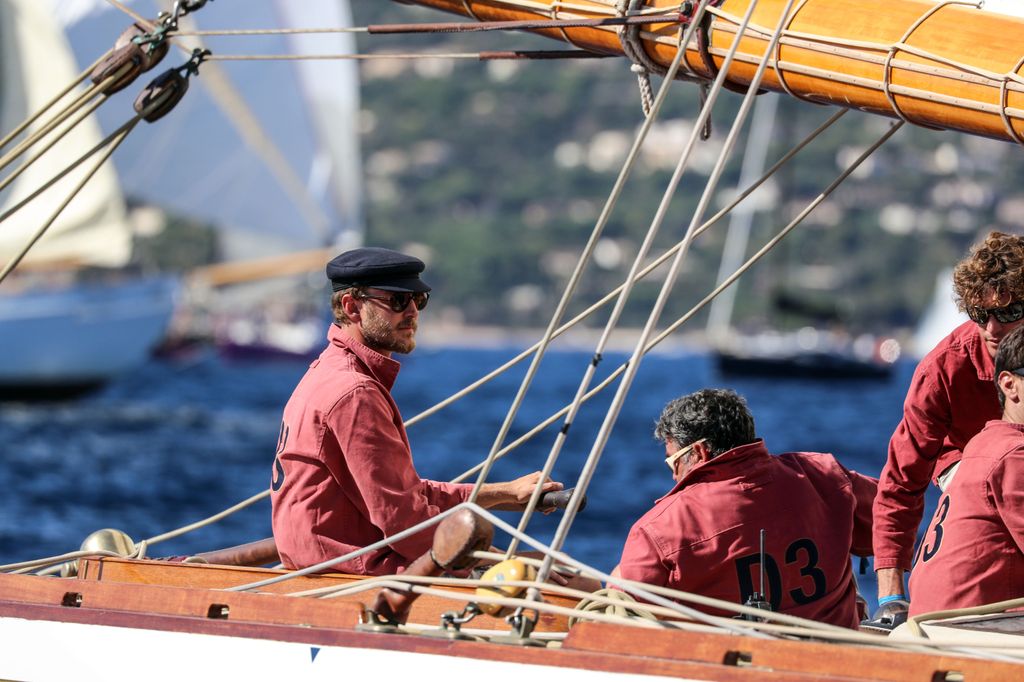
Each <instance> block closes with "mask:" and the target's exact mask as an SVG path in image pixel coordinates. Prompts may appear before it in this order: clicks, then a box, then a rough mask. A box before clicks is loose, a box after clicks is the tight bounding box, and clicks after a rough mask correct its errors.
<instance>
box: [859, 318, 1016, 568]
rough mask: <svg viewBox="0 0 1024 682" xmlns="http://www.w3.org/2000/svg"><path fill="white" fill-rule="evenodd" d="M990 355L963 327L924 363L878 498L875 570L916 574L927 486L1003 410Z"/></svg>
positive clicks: (971, 329)
mask: <svg viewBox="0 0 1024 682" xmlns="http://www.w3.org/2000/svg"><path fill="white" fill-rule="evenodd" d="M994 378H995V366H994V364H993V362H992V356H991V355H989V354H988V351H987V350H985V345H984V343H983V342H982V340H981V336H980V335H979V334H978V326H977V325H976V324H975V323H973V322H965V323H964V324H962V325H960V326H959V327H957V328H956V329H954V330H953V333H951V334H950V335H949V336H947V337H946V338H945V339H943V340H942V341H941V342H940V343H939V345H937V346H936V347H935V348H934V349H933V350H932V351H931V352H930V353H928V355H926V356H925V357H924V359H923V360H921V362H920V364H918V366H917V369H916V370H915V371H914V377H913V379H912V380H911V382H910V389H909V390H908V391H907V398H906V401H905V402H904V404H903V420H902V421H900V423H899V426H897V427H896V432H895V433H893V435H892V439H891V440H890V441H889V456H888V459H887V460H886V463H885V468H883V469H882V475H881V476H880V478H879V482H878V496H877V497H876V498H875V507H874V514H875V531H874V550H875V569H879V568H901V569H903V570H910V558H911V554H913V551H914V539H915V537H916V535H917V527H918V526H919V525H920V524H921V515H922V513H923V509H924V491H925V488H927V487H928V481H929V480H934V479H935V477H936V476H938V475H939V474H941V473H942V472H943V471H945V470H946V469H947V468H948V467H950V466H952V465H953V464H956V463H957V462H959V461H960V457H961V456H962V452H963V449H964V446H965V445H966V444H967V441H969V440H970V439H971V438H973V437H974V434H976V433H978V431H980V430H981V428H982V427H983V426H984V425H985V422H987V421H989V420H990V419H999V417H1000V416H1001V415H1002V412H1003V411H1002V409H1000V407H999V397H998V394H997V393H996V386H995V383H994Z"/></svg>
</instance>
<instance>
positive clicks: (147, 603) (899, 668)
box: [0, 574, 1021, 682]
mask: <svg viewBox="0 0 1024 682" xmlns="http://www.w3.org/2000/svg"><path fill="white" fill-rule="evenodd" d="M69 591H72V592H75V593H77V594H79V595H81V601H80V605H77V606H75V605H71V604H72V603H73V602H69V601H68V598H67V593H68V592H69ZM211 599H213V600H215V601H213V602H212V603H214V604H221V603H224V602H229V603H230V609H231V611H230V614H229V616H228V618H227V619H222V618H212V617H208V615H207V614H206V613H205V611H204V605H205V604H207V603H211V602H210V600H211ZM292 601H294V602H295V603H296V604H298V605H299V606H300V607H301V610H300V611H298V612H296V611H295V610H292V611H290V612H289V613H288V614H287V617H286V616H285V615H284V612H285V610H286V609H287V606H286V605H287V603H288V602H292ZM62 603H64V604H69V605H63V606H62V605H61V604H62ZM247 605H248V606H249V607H250V612H249V613H244V607H246V606H247ZM253 605H256V606H255V607H254V606H253ZM264 605H271V606H270V610H267V611H265V610H264ZM320 607H323V609H324V610H323V612H322V613H321V612H319V611H318V609H320ZM359 608H360V607H359V606H358V605H356V604H345V603H333V604H332V602H331V601H327V602H323V603H321V604H320V605H319V606H318V605H317V604H315V603H314V604H310V603H309V600H299V599H288V598H285V597H283V596H281V595H259V594H244V593H224V592H219V591H216V590H205V589H199V588H182V587H166V586H157V585H146V584H126V583H115V582H111V583H105V582H102V581H94V580H82V579H80V580H69V579H60V578H43V577H38V576H26V575H12V574H3V575H0V617H3V618H12V619H24V620H34V621H50V622H55V623H75V624H84V625H99V626H108V627H118V628H133V629H143V630H151V631H163V632H179V633H191V634H201V635H219V636H230V637H243V638H253V639H263V640H274V641H282V642H293V643H303V644H309V645H312V646H336V647H343V648H362V649H376V650H381V651H396V652H399V651H400V652H409V653H421V654H435V655H444V656H455V657H461V658H470V659H481V660H490V661H499V662H509V663H524V664H532V665H545V666H550V667H564V668H577V669H583V670H595V671H607V672H629V673H635V674H647V675H662V676H673V677H689V678H694V679H717V680H755V679H756V680H811V679H818V680H850V679H878V680H922V681H924V680H935V679H945V678H946V674H947V673H948V672H953V671H955V672H958V673H961V674H963V675H965V676H966V679H969V680H972V681H977V682H990V681H995V680H1005V679H1015V678H1017V677H1019V673H1020V671H1021V666H1018V665H1013V664H1008V663H998V662H991V661H981V660H975V659H969V658H962V657H957V656H945V655H941V654H935V655H928V654H918V653H912V652H902V651H891V650H884V649H873V648H865V647H845V646H837V645H831V644H825V643H817V642H796V641H779V640H763V639H755V638H751V637H744V636H738V635H720V634H713V633H698V632H684V631H667V630H665V631H659V630H649V629H638V628H631V627H626V626H622V627H620V626H612V625H604V624H597V623H580V624H578V625H576V626H575V627H573V629H572V630H571V631H570V633H569V635H568V637H567V638H566V639H565V641H564V642H563V644H562V646H561V647H560V648H531V647H516V646H507V645H501V644H497V643H491V642H473V641H451V640H447V639H437V638H431V637H424V636H416V635H397V634H379V633H370V632H362V631H358V630H356V629H355V625H356V623H357V622H358V620H359V619H358V613H359ZM328 615H329V616H330V617H329V618H327V619H326V620H319V619H320V617H326V616H328ZM111 646H116V645H114V644H112V645H111ZM837 671H841V672H837ZM341 672H343V671H339V674H340V673H341Z"/></svg>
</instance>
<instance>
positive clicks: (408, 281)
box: [327, 246, 430, 291]
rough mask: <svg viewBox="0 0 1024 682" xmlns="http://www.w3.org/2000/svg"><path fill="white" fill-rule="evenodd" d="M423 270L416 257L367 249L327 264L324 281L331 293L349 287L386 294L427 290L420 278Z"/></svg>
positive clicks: (369, 247)
mask: <svg viewBox="0 0 1024 682" xmlns="http://www.w3.org/2000/svg"><path fill="white" fill-rule="evenodd" d="M424 267H426V266H424V264H423V261H421V260H420V259H419V258H414V257H412V256H407V255H405V254H404V253H399V252H397V251H392V250H391V249H382V248H380V247H376V246H366V247H363V248H361V249H352V250H351V251H346V252H345V253H343V254H341V255H340V256H337V257H335V258H334V259H333V260H331V261H330V262H329V263H328V264H327V279H329V280H331V285H332V287H333V289H334V291H340V290H341V289H347V288H349V287H373V288H375V289H384V290H385V291H430V287H429V286H427V283H426V282H424V281H423V280H421V279H420V273H421V272H423V268H424Z"/></svg>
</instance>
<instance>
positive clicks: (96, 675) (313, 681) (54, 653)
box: [0, 618, 686, 682]
mask: <svg viewBox="0 0 1024 682" xmlns="http://www.w3.org/2000/svg"><path fill="white" fill-rule="evenodd" d="M390 637H392V638H393V637H394V636H393V635H392V636H390ZM378 638H379V639H381V640H382V641H381V644H382V645H383V646H382V648H369V647H360V648H355V647H345V646H323V645H318V644H313V643H309V642H294V641H275V640H274V639H272V638H247V637H233V636H221V635H209V634H197V633H186V632H167V631H161V630H147V629H141V628H123V627H110V626H104V625H92V624H84V623H67V622H56V621H46V620H26V619H21V618H0V641H2V642H3V643H4V655H3V657H2V660H0V679H11V680H34V681H36V682H48V681H50V680H53V681H55V682H56V681H60V682H63V681H64V680H71V679H80V680H81V679H85V680H106V681H107V682H116V681H117V680H125V681H126V682H136V681H137V680H138V679H139V675H140V674H142V675H143V676H144V677H145V679H147V680H151V681H152V682H159V681H161V680H168V682H177V681H179V680H182V679H208V680H213V679H223V680H231V679H236V680H247V681H253V680H273V681H274V682H280V680H287V679H298V680H303V682H317V681H319V680H323V681H324V682H327V681H330V682H337V681H338V680H341V679H380V678H382V677H383V678H384V679H398V678H400V677H404V676H405V675H406V674H410V673H412V674H415V676H416V679H419V680H487V681H488V682H499V681H501V680H508V681H509V682H521V681H522V680H524V679H542V678H541V677H540V676H552V675H557V679H559V680H560V681H561V682H576V681H577V680H580V681H582V680H587V681H592V682H630V681H632V680H635V681H640V680H660V679H664V678H662V677H655V676H651V675H638V674H632V673H615V672H606V671H600V670H586V669H580V668H564V667H558V666H547V665H535V664H528V663H520V662H513V661H502V660H494V659H487V658H471V657H461V656H450V655H440V654H430V653H412V652H408V651H394V650H391V649H390V648H388V646H387V641H388V638H389V636H388V635H379V636H378ZM677 679H686V678H677Z"/></svg>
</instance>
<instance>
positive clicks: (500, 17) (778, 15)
mask: <svg viewBox="0 0 1024 682" xmlns="http://www.w3.org/2000/svg"><path fill="white" fill-rule="evenodd" d="M398 1H400V2H405V3H407V4H417V5H424V6H428V7H433V8H436V9H439V10H444V11H447V12H452V13H455V14H461V15H463V16H468V17H471V18H474V19H477V20H479V21H513V20H515V21H522V20H534V21H539V22H542V21H544V20H552V19H557V20H569V19H574V18H595V17H615V16H618V15H619V14H618V11H617V10H616V5H617V4H618V3H616V1H615V0H398ZM751 2H753V0H723V1H722V2H721V3H720V5H719V7H717V8H711V9H710V10H709V15H710V16H709V20H708V21H707V23H706V24H705V26H706V35H707V50H706V51H704V52H703V56H702V51H701V50H700V49H699V47H698V44H697V42H698V41H697V40H696V39H694V40H691V42H690V44H689V45H687V46H686V56H685V59H684V63H685V68H683V69H681V72H682V71H687V70H688V71H689V72H690V75H697V76H700V77H703V78H710V77H712V76H714V75H715V74H716V73H717V70H718V69H719V68H720V67H721V65H722V63H723V61H724V56H725V54H726V52H727V51H728V50H729V48H730V46H731V45H732V42H733V40H734V39H735V37H736V34H737V29H738V26H739V24H740V20H741V19H742V17H743V16H744V14H745V13H746V11H747V8H748V7H749V6H750V4H751ZM626 4H628V3H626ZM635 4H636V7H635V8H634V11H633V12H632V13H634V14H635V13H637V12H640V11H646V12H651V11H656V10H657V9H659V8H660V9H661V10H664V11H665V12H666V13H668V14H671V13H672V12H676V13H678V10H679V8H680V4H681V3H680V2H679V1H678V0H641V1H640V2H638V3H635ZM697 4H698V3H697V2H696V0H694V2H693V3H692V5H693V6H694V7H695V6H696V5H697ZM786 5H787V2H786V1H785V0H760V1H759V2H758V3H757V6H756V8H755V9H754V12H753V15H752V16H751V20H750V24H749V25H748V27H747V31H746V32H745V35H744V36H743V38H742V40H741V42H740V46H739V51H738V53H737V55H736V59H735V61H734V62H733V64H732V65H731V67H730V69H729V72H728V74H727V82H728V83H729V84H730V85H731V86H735V87H746V86H747V85H748V84H749V83H750V81H751V79H752V77H753V75H754V72H755V70H756V68H757V64H758V63H759V61H760V60H761V59H762V58H763V57H764V54H765V51H766V49H767V47H768V45H769V40H770V38H771V35H772V32H773V31H774V29H775V27H776V26H777V25H778V24H779V22H780V20H781V19H782V15H783V12H785V10H786ZM783 28H784V30H783V33H782V37H781V40H780V44H779V45H778V47H777V49H776V50H774V54H772V55H771V61H770V62H769V65H768V69H767V71H766V73H765V76H764V81H763V83H762V87H763V88H767V89H769V90H775V91H778V92H786V93H788V94H790V95H792V96H794V97H798V98H801V99H805V100H808V101H812V102H817V103H821V104H835V105H838V106H843V107H850V108H856V109H862V110H864V111H868V112H871V113H874V114H881V115H883V116H889V117H893V118H903V119H905V120H907V121H909V122H911V123H915V124H918V125H922V126H926V127H933V128H940V129H950V130H958V131H962V132H966V133H970V134H974V135H983V136H986V137H992V138H996V139H1001V140H1007V141H1016V142H1020V143H1021V144H1024V78H1022V77H1021V76H1020V75H1019V73H1020V71H1021V68H1022V66H1024V19H1022V18H1018V17H1010V16H1004V15H1000V14H994V13H991V12H986V11H982V10H981V9H979V8H978V7H977V6H976V5H975V4H974V3H969V2H959V1H955V2H927V1H924V0H795V2H794V3H793V5H792V7H791V9H790V12H789V16H788V17H787V18H786V19H785V21H784V23H783ZM619 30H620V29H619V28H618V27H612V26H603V27H572V28H568V27H559V28H538V29H536V30H535V32H537V33H540V34H542V35H546V36H548V37H551V38H555V39H559V40H564V41H567V42H570V43H572V44H573V45H576V46H578V47H580V48H583V49H587V50H592V51H596V52H601V53H606V54H624V49H623V46H622V43H621V41H620V33H619ZM682 30H683V29H682V26H681V24H679V23H675V22H674V23H666V24H653V25H645V26H643V27H640V29H639V35H638V39H639V41H640V48H641V49H642V50H643V52H644V53H645V54H646V55H647V56H648V57H649V58H650V59H651V60H652V62H654V63H655V64H657V65H660V66H662V67H667V66H668V65H669V64H670V63H671V62H672V60H673V58H674V57H675V53H676V45H677V44H678V41H679V38H680V36H681V35H682ZM709 62H710V63H709Z"/></svg>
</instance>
